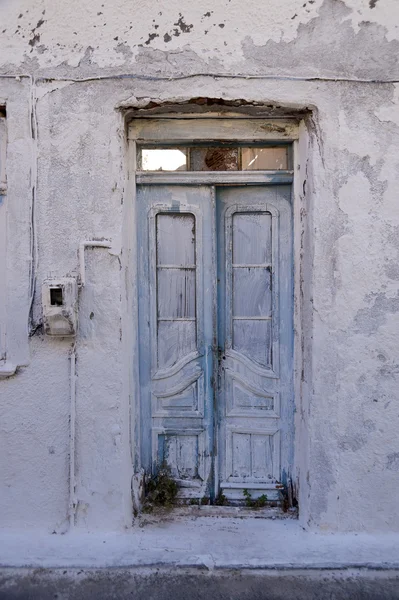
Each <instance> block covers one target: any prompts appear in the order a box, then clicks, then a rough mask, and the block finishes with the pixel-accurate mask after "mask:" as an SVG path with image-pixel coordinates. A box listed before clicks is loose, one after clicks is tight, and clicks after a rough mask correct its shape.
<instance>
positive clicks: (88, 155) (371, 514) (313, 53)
mask: <svg viewBox="0 0 399 600" xmlns="http://www.w3.org/2000/svg"><path fill="white" fill-rule="evenodd" d="M103 4H104V6H102V4H101V2H100V1H96V2H93V1H91V2H89V3H86V4H84V5H82V3H77V2H70V3H61V2H53V3H50V2H48V1H46V2H45V1H43V0H42V1H40V2H37V3H32V2H29V1H28V0H21V2H19V3H18V6H17V3H13V2H11V1H10V0H7V1H5V2H3V3H2V8H1V10H2V13H1V16H2V23H3V25H2V29H1V30H0V31H3V30H4V29H5V32H4V33H2V34H1V37H0V46H1V50H2V52H1V54H0V57H1V58H0V70H1V72H2V74H3V75H4V74H12V75H18V74H21V73H30V74H32V75H34V76H35V77H41V78H42V79H40V80H39V81H38V82H37V84H36V85H34V86H32V85H31V82H30V80H28V79H25V78H21V79H20V80H16V79H10V80H8V79H0V99H1V100H2V102H6V103H7V117H8V125H9V148H8V166H7V169H8V184H9V194H8V198H7V211H8V213H7V218H8V238H7V239H8V240H9V242H8V244H9V246H8V248H9V251H8V253H7V261H8V262H7V265H8V266H7V272H6V275H7V277H6V278H5V279H4V280H2V282H3V281H7V290H8V299H9V300H8V304H7V311H8V324H9V333H8V337H9V339H10V344H11V346H10V348H11V350H12V356H13V357H16V358H18V359H20V361H19V363H18V364H21V365H25V366H22V367H21V368H20V369H19V372H17V375H16V376H15V377H12V378H10V379H9V380H5V381H2V382H0V393H1V395H2V400H3V398H5V399H6V400H5V402H2V404H1V411H2V414H1V419H0V423H1V424H0V428H1V436H0V444H2V448H1V456H3V457H5V460H4V461H2V464H1V465H0V467H1V469H2V474H1V485H2V493H1V494H0V508H1V510H0V514H1V515H2V516H1V521H2V523H1V525H2V526H3V527H9V528H15V527H18V526H19V527H25V528H27V529H29V528H31V529H41V530H44V531H48V532H52V531H56V532H57V533H63V532H64V531H66V529H67V527H68V524H67V511H68V497H67V494H68V491H67V487H68V464H69V463H68V460H69V457H68V452H69V446H68V443H69V440H68V428H67V426H66V421H67V419H68V411H69V405H68V402H69V378H68V368H69V352H70V349H71V345H70V343H67V342H57V341H49V340H47V339H46V338H43V337H42V336H41V335H40V332H38V335H36V336H34V337H33V338H32V339H31V341H30V342H29V343H28V339H27V334H26V320H27V319H26V315H27V313H28V301H29V298H28V290H29V278H28V270H29V269H28V266H29V255H30V247H29V245H30V241H29V240H30V238H29V215H30V213H29V205H30V198H31V189H30V184H29V173H30V172H34V167H35V166H36V161H35V147H36V146H35V143H34V142H33V141H32V140H31V139H30V133H29V121H30V117H31V115H30V112H29V110H30V106H31V104H32V98H33V99H34V106H35V108H36V118H37V128H38V129H37V131H38V138H37V150H36V152H37V169H38V171H37V195H36V205H35V209H36V235H37V240H38V263H37V271H36V275H37V286H38V287H39V286H40V283H41V281H42V279H43V278H44V277H47V276H48V275H49V274H54V275H60V276H61V275H65V274H67V273H71V272H76V270H77V267H78V263H77V248H78V245H79V242H80V241H81V240H82V239H87V238H92V237H98V238H100V237H105V238H110V239H112V241H113V244H115V247H119V248H121V249H122V252H121V256H118V257H116V256H111V255H109V254H108V253H103V251H102V250H101V249H97V250H91V251H90V252H88V257H87V260H88V263H87V273H88V277H89V280H90V285H89V286H88V287H87V288H86V289H85V290H84V293H83V296H82V297H81V304H80V337H79V339H78V345H77V351H76V352H77V378H78V379H77V447H76V452H77V492H76V493H77V498H78V509H77V523H76V525H77V528H80V529H82V530H102V529H107V530H121V529H123V527H125V526H129V525H130V522H131V504H130V502H131V500H130V477H131V461H130V445H129V444H130V440H129V394H128V392H127V391H126V389H127V388H126V385H127V384H126V381H125V380H124V377H125V375H124V373H125V372H126V369H128V366H127V365H126V364H125V361H126V346H125V345H124V344H126V343H127V342H126V336H125V333H126V329H124V327H125V324H124V315H125V313H126V310H125V307H126V306H127V305H128V299H126V297H125V295H126V281H125V277H127V275H126V272H125V270H122V271H121V262H120V260H122V267H123V268H124V269H125V266H126V264H125V263H124V262H123V261H124V260H125V255H126V237H125V238H124V236H123V234H122V233H121V232H122V229H123V223H124V222H126V213H125V212H124V211H125V209H126V201H125V198H124V196H123V189H124V184H125V182H124V172H123V166H124V162H123V161H124V151H125V149H124V137H123V136H124V130H123V119H122V116H121V114H120V113H119V112H118V110H116V107H120V106H121V105H124V106H125V107H129V106H132V105H133V104H135V103H136V104H138V105H139V104H140V103H141V104H145V103H146V102H147V101H154V100H157V101H162V100H164V101H167V100H169V101H172V100H175V101H180V102H183V101H187V100H189V99H190V98H192V97H208V98H219V97H220V98H223V99H225V100H236V99H239V98H241V99H243V100H246V101H248V102H254V101H256V102H260V103H263V104H265V105H268V104H273V105H277V106H279V105H280V106H283V107H285V108H289V107H291V108H293V109H298V110H304V109H306V108H310V109H311V110H312V111H313V115H312V119H311V121H310V131H309V133H310V142H309V148H308V149H307V150H306V152H308V157H307V158H308V163H307V168H306V170H307V175H306V177H307V181H306V185H304V190H305V195H304V196H303V198H302V201H303V206H302V224H301V227H304V230H303V231H302V230H301V231H300V235H302V234H303V236H302V239H305V242H306V243H305V245H304V247H302V249H301V252H302V253H303V259H302V260H303V264H302V269H303V273H304V275H303V278H304V279H303V282H302V283H303V289H302V292H303V294H304V300H303V302H304V314H305V315H308V316H307V317H306V319H305V321H304V329H305V337H306V339H305V342H304V355H305V356H306V357H307V359H306V361H305V363H304V365H303V380H302V381H301V390H302V394H303V398H306V402H305V400H303V403H302V404H301V402H302V400H298V415H301V418H302V419H303V426H304V427H305V428H306V436H305V437H304V438H303V439H302V444H303V445H302V446H301V447H300V448H299V450H298V451H297V456H298V453H299V454H301V453H302V455H303V456H304V457H305V458H303V463H301V464H300V465H299V466H298V472H299V476H300V480H301V482H302V483H301V489H300V494H301V517H300V518H301V519H302V520H301V523H302V524H303V525H304V526H306V527H311V528H314V529H326V530H341V531H347V530H356V531H365V530H368V531H388V530H399V520H398V513H397V506H396V505H397V500H396V498H397V495H398V493H399V492H398V485H397V481H396V480H395V478H394V474H395V472H396V469H397V455H398V453H399V446H398V442H397V426H398V418H399V415H398V408H397V406H398V392H397V390H398V389H399V373H398V366H397V365H398V363H399V360H398V350H397V339H398V332H399V311H398V310H397V298H398V285H399V282H398V270H397V265H398V262H399V244H398V231H399V210H398V202H397V189H398V186H399V175H398V173H399V168H398V167H399V165H398V158H397V157H398V155H399V119H398V108H399V107H398V105H399V95H398V94H399V92H398V89H399V87H398V85H396V84H393V83H390V84H355V83H349V82H335V81H303V80H302V79H304V78H305V79H306V77H310V76H311V77H317V78H320V79H321V80H322V79H323V78H326V79H331V78H332V79H334V77H343V78H348V79H353V78H356V77H361V78H364V79H375V78H377V79H384V78H389V79H393V78H398V72H399V71H398V60H397V56H398V48H399V42H398V35H397V24H396V22H395V18H394V17H395V15H396V11H397V8H396V7H397V3H396V2H395V1H394V0H390V1H387V0H385V1H383V0H379V1H377V2H374V3H373V6H371V4H372V3H369V2H368V1H367V2H361V1H360V0H346V2H342V1H341V0H324V1H322V0H314V2H313V3H312V2H310V1H309V2H306V1H305V0H302V1H301V2H297V1H296V0H290V1H289V2H286V3H281V2H277V1H275V2H274V1H273V2H270V5H269V6H268V10H267V11H259V3H255V2H247V3H246V4H244V5H243V4H242V3H241V2H240V3H239V2H238V1H236V0H231V2H227V1H226V2H224V1H223V2H220V3H216V4H217V5H216V6H215V3H212V4H210V5H209V6H204V5H202V6H201V7H199V6H198V5H194V4H192V3H188V2H187V3H185V2H184V3H183V4H182V2H179V3H177V2H175V1H173V2H169V3H168V4H167V6H166V4H165V5H163V4H162V3H158V5H157V7H156V9H154V8H153V6H151V5H149V4H148V3H145V2H138V3H136V4H135V5H134V11H133V9H132V3H131V2H127V0H124V1H123V0H118V2H117V3H113V5H112V10H111V7H110V6H105V3H103ZM43 11H45V12H43ZM97 13H102V14H97ZM159 13H162V14H159ZM208 13H209V15H208ZM20 14H22V16H21V18H19V15H20ZM295 14H296V15H297V16H296V17H295V18H293V17H294V15H295ZM398 16H399V15H398ZM41 21H42V22H41ZM130 22H132V25H130ZM99 23H102V25H101V27H102V29H101V30H100V27H99V26H98V27H97V24H99ZM103 23H106V24H105V25H104V24H103ZM94 25H96V27H94ZM221 25H224V27H221ZM18 26H20V27H19V28H18ZM130 27H132V28H131V29H130ZM175 29H176V31H177V32H178V35H177V33H176V32H175V31H174V30H175ZM17 30H18V31H19V32H20V33H16V31H17ZM205 30H207V33H205ZM75 32H76V33H75ZM154 34H157V35H158V36H159V37H157V35H154ZM23 35H24V36H25V37H22V36H23ZM166 35H168V36H170V38H171V39H170V40H169V41H165V36H166ZM38 36H40V39H39V38H38ZM151 36H153V37H152V38H151V39H150V37H151ZM115 38H117V39H115ZM148 40H149V43H148V44H146V42H147V41H148ZM29 41H31V44H29ZM57 44H59V46H58V45H57ZM210 72H223V73H225V74H228V73H231V74H233V75H238V74H240V75H241V79H239V78H233V77H232V78H230V79H229V78H213V77H205V76H204V77H197V76H196V74H198V73H205V74H206V73H210ZM121 73H126V74H128V75H131V76H133V77H132V79H129V78H126V79H106V77H107V76H109V75H112V76H113V77H115V76H117V75H118V74H121ZM177 74H179V75H181V76H183V77H184V76H185V75H188V76H190V79H189V80H185V79H182V80H178V81H167V80H166V79H167V77H169V76H173V75H177ZM253 74H260V75H261V76H264V77H265V78H266V79H264V80H262V79H248V80H246V79H245V77H246V76H247V75H253ZM138 75H139V76H142V77H141V78H138V79H134V77H136V76H138ZM276 76H278V77H280V79H278V78H277V79H276V78H275V77H276ZM46 77H49V78H51V77H58V78H60V79H62V78H63V77H76V78H80V77H93V78H96V77H105V79H104V80H102V81H95V80H93V81H88V82H83V83H73V82H71V81H59V82H57V81H51V80H46V79H45V78H46ZM147 77H148V78H149V79H146V78H147ZM151 77H159V78H161V80H160V81H155V80H151ZM295 78H297V79H298V80H296V79H295ZM187 82H189V83H187ZM303 160H305V158H304V155H303ZM306 240H307V241H306ZM299 253H300V252H299V250H298V256H299ZM118 259H120V260H118ZM2 275H3V271H1V270H0V277H2ZM39 297H40V296H39V295H38V294H36V300H35V303H34V306H33V309H34V311H33V316H34V320H35V322H37V321H38V320H39V319H40V314H41V307H40V302H39ZM124 303H126V304H124ZM91 315H93V316H91ZM121 338H122V339H121ZM381 357H382V358H381ZM297 425H298V428H299V426H300V425H299V421H298V423H297ZM306 455H307V456H306ZM301 460H302V459H301ZM21 465H23V467H21ZM33 474H34V475H33ZM381 489H383V490H384V494H381V493H380V490H381ZM3 490H4V493H3ZM376 507H378V510H377V509H376Z"/></svg>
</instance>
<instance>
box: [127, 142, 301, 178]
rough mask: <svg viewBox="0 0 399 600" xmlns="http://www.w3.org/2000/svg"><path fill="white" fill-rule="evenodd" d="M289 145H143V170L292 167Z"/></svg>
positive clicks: (269, 168) (244, 169)
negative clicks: (160, 146)
mask: <svg viewBox="0 0 399 600" xmlns="http://www.w3.org/2000/svg"><path fill="white" fill-rule="evenodd" d="M289 168H290V167H289V146H247V147H240V146H233V145H232V144H227V145H223V146H191V147H188V148H187V147H175V148H140V149H139V153H138V170H140V171H280V170H287V169H289Z"/></svg>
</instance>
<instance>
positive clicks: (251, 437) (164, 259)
mask: <svg viewBox="0 0 399 600" xmlns="http://www.w3.org/2000/svg"><path fill="white" fill-rule="evenodd" d="M137 204H138V209H137V210H138V243H139V265H138V269H139V277H138V280H139V344H140V389H141V401H140V406H141V415H140V419H141V443H140V449H141V464H142V466H143V467H144V469H145V470H146V472H147V473H151V472H154V471H155V470H156V468H157V466H158V465H160V464H161V463H162V462H164V461H165V462H167V463H168V464H169V466H170V468H171V472H172V475H173V477H174V478H175V479H176V480H177V481H178V483H179V485H180V497H182V498H201V497H203V496H211V497H214V496H215V495H217V494H218V493H219V492H222V493H223V494H224V495H225V496H226V497H227V498H229V499H231V500H233V501H240V500H241V501H242V500H243V499H244V496H243V490H244V489H248V490H249V491H250V492H251V494H252V495H253V496H254V497H256V495H260V494H263V493H267V495H268V497H269V499H274V498H277V496H278V491H277V490H278V487H279V486H280V487H281V481H283V482H284V478H286V477H287V474H288V473H289V471H290V468H291V464H292V451H293V433H292V423H293V398H292V336H293V331H292V285H293V283H292V248H291V227H292V224H291V204H290V186H288V185H276V186H262V187H255V186H245V187H244V186H236V187H220V188H217V191H216V199H215V190H214V188H213V187H212V186H191V185H184V186H180V187H179V186H177V185H162V186H161V185H160V186H157V185H154V186H151V185H141V186H138V193H137Z"/></svg>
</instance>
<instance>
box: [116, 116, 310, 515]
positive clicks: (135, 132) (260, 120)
mask: <svg viewBox="0 0 399 600" xmlns="http://www.w3.org/2000/svg"><path fill="white" fill-rule="evenodd" d="M300 128H301V123H300V121H299V120H298V119H296V118H284V119H267V118H265V117H264V116H262V117H257V118H254V117H248V118H247V117H243V116H242V114H239V115H232V114H229V116H220V114H217V113H216V114H206V115H197V114H195V113H190V114H187V113H185V114H172V115H171V114H166V115H162V114H156V115H148V116H144V115H143V114H140V116H138V117H137V118H133V119H131V120H130V121H129V123H127V187H126V194H127V196H126V197H127V201H128V203H129V205H130V206H129V209H128V214H129V215H130V218H129V219H127V220H126V222H125V225H124V227H125V239H126V235H127V236H130V239H131V240H132V241H131V242H130V243H129V245H128V246H130V248H129V255H130V260H129V263H130V265H131V269H132V271H131V275H132V277H131V279H132V286H131V291H132V294H131V299H132V304H133V310H132V312H131V317H132V318H131V323H130V334H131V336H130V339H131V340H132V342H133V348H132V350H131V351H130V355H131V357H132V361H133V368H132V369H131V370H130V373H129V390H130V393H129V396H130V398H131V401H130V427H131V455H132V462H133V473H134V474H133V483H132V492H133V503H134V504H136V505H137V504H139V498H138V494H140V490H141V489H142V485H143V481H142V480H143V475H144V473H143V472H142V470H141V456H140V451H141V435H142V432H141V430H140V422H141V419H140V378H139V340H138V336H137V332H138V318H139V317H138V302H137V297H138V296H137V295H138V273H137V240H136V227H137V219H136V186H137V185H140V184H152V185H157V184H160V185H161V184H178V185H185V184H186V185H195V184H197V185H198V184H203V185H210V186H217V185H222V186H223V185H229V186H235V185H237V186H239V185H241V186H242V185H243V184H245V185H258V186H259V185H268V184H269V185H270V184H284V183H285V184H293V217H294V227H295V212H296V209H295V204H296V203H295V197H296V196H297V195H298V188H297V185H295V183H296V182H295V179H296V177H295V178H294V172H295V171H296V170H298V171H299V170H301V171H302V175H303V170H302V168H301V167H300V163H299V139H300V135H299V134H300ZM219 141H220V142H226V141H229V142H232V143H236V144H241V145H242V144H243V143H244V144H245V143H246V142H247V143H256V142H258V143H267V144H269V143H270V145H273V144H274V143H280V144H281V143H284V144H292V147H293V164H292V167H293V169H292V170H287V171H212V172H207V171H204V172H194V171H191V172H190V171H183V172H181V171H180V172H179V171H177V172H150V171H147V172H146V171H139V170H138V169H137V161H136V156H137V147H138V145H140V144H146V145H147V144H148V145H151V146H157V145H158V146H160V147H165V146H167V145H168V144H174V145H176V144H184V143H188V142H190V143H194V144H195V143H196V142H199V143H204V142H209V143H215V142H216V143H217V142H219ZM298 179H299V178H298ZM129 225H130V226H129ZM297 238H298V234H297V232H295V231H294V232H293V261H294V269H295V264H296V260H297V258H298V253H297V250H296V243H297ZM299 291H300V290H299V289H298V282H297V278H296V277H295V275H294V314H293V321H294V335H295V341H294V359H293V369H294V373H293V377H294V385H293V395H294V398H293V401H294V406H295V398H296V392H297V389H298V383H297V374H298V366H299V365H300V364H301V362H302V358H301V356H298V355H297V356H296V355H295V354H301V344H298V333H299V335H300V337H302V332H301V327H300V326H299V327H298V325H297V323H298V319H299V318H300V310H298V303H297V297H298V293H299ZM127 338H128V339H129V336H127ZM298 347H299V353H298ZM296 446H297V442H296V441H294V455H295V447H296ZM290 475H292V476H293V477H295V474H294V473H293V474H290ZM215 480H216V477H215Z"/></svg>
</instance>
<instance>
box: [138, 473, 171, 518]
mask: <svg viewBox="0 0 399 600" xmlns="http://www.w3.org/2000/svg"><path fill="white" fill-rule="evenodd" d="M146 492H147V493H146V499H145V501H144V505H143V512H152V510H153V509H154V508H155V507H157V506H159V507H164V508H171V507H172V506H173V503H174V501H175V499H176V496H177V492H178V487H177V483H176V481H175V480H174V479H173V477H172V476H171V473H170V468H169V467H168V465H167V464H166V463H162V465H161V466H160V467H159V469H158V470H157V473H156V475H155V476H154V477H152V478H151V479H150V480H149V481H148V483H147V490H146Z"/></svg>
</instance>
